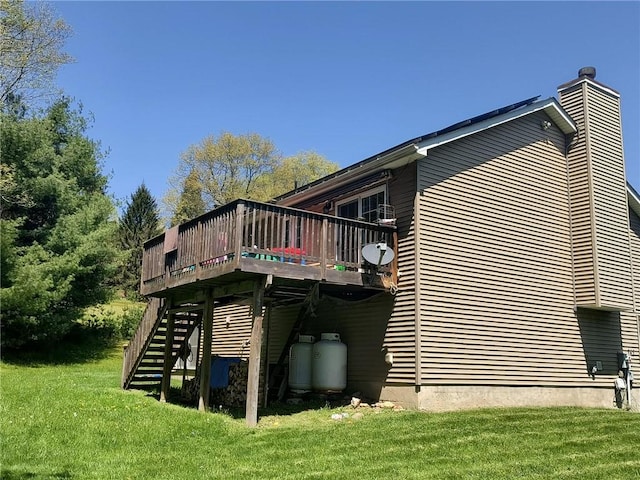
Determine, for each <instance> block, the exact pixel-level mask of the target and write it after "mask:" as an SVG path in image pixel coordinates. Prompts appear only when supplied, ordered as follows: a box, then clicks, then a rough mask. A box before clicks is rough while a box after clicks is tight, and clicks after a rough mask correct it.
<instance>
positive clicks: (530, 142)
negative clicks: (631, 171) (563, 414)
mask: <svg viewBox="0 0 640 480" xmlns="http://www.w3.org/2000/svg"><path fill="white" fill-rule="evenodd" d="M543 120H548V118H547V117H546V116H545V115H544V114H543V113H539V114H534V115H530V116H526V117H523V118H521V119H518V120H515V121H513V122H510V123H508V124H504V125H501V126H498V127H496V128H494V129H491V130H489V131H484V132H481V133H478V134H475V135H473V136H470V137H467V138H465V139H462V140H459V141H457V142H455V143H452V144H448V145H445V146H442V147H438V148H436V149H433V150H430V151H429V152H428V156H427V157H426V158H425V159H424V160H420V161H419V164H418V186H419V188H420V190H421V196H420V213H419V214H420V218H421V225H420V235H419V239H420V245H419V249H420V256H419V261H420V287H421V291H420V299H421V305H420V308H421V309H420V315H421V320H422V321H421V327H422V337H421V341H422V342H421V343H422V355H421V360H422V383H423V384H427V385H429V384H441V385H446V384H449V385H454V384H487V385H489V384H492V385H547V386H566V385H585V386H587V385H589V386H593V385H596V384H598V385H603V386H604V385H605V384H606V385H609V384H610V378H608V379H606V380H605V379H604V378H596V379H595V380H592V379H591V378H590V377H589V376H588V372H587V369H588V365H587V353H588V352H587V351H585V348H584V344H585V339H587V343H589V344H595V345H600V347H599V348H603V349H604V350H606V351H607V352H609V353H608V354H609V355H613V356H615V353H616V352H615V349H614V351H613V353H611V352H610V350H611V348H612V347H611V345H612V343H611V342H610V341H609V340H606V339H608V338H610V336H613V338H615V339H617V340H616V341H614V342H613V343H615V344H616V348H617V347H618V346H619V344H620V341H621V340H620V322H619V321H618V322H617V323H616V322H615V321H613V322H606V321H604V322H601V323H600V324H593V325H592V324H590V323H588V320H584V321H582V320H580V319H579V318H577V317H576V314H575V313H574V310H573V305H574V294H573V282H572V279H573V275H572V266H571V249H570V223H569V212H568V210H569V208H568V194H567V171H566V162H565V158H564V137H563V135H562V134H561V132H559V131H558V130H557V129H556V128H555V127H552V128H551V129H550V130H548V131H546V132H545V131H543V130H542V129H541V127H540V124H541V122H542V121H543ZM592 323H593V322H592ZM603 329H604V330H605V331H606V332H609V331H610V332H612V333H611V335H609V334H607V336H605V337H603V336H602V330H603ZM616 332H617V333H616ZM616 342H617V343H616Z"/></svg>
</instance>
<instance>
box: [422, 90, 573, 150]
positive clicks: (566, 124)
mask: <svg viewBox="0 0 640 480" xmlns="http://www.w3.org/2000/svg"><path fill="white" fill-rule="evenodd" d="M540 110H544V111H545V112H546V113H547V115H549V117H550V118H551V119H552V120H553V121H554V123H555V124H556V125H557V126H558V128H560V130H562V133H564V134H565V135H570V134H572V133H576V132H577V131H578V129H577V127H576V124H575V123H574V121H573V120H572V119H571V117H570V116H569V114H567V112H566V111H565V110H564V109H563V108H562V107H561V106H560V104H559V103H558V101H557V100H556V99H555V98H553V97H550V98H548V99H546V100H540V101H538V102H534V103H530V104H529V105H526V106H523V107H521V108H518V109H516V110H512V111H510V112H507V113H504V114H502V115H498V116H496V117H490V118H487V119H485V120H483V121H481V122H478V123H476V124H471V125H468V126H466V127H462V128H460V129H458V130H453V131H451V132H448V133H446V134H444V135H440V136H437V137H434V138H432V139H429V140H427V141H425V142H421V143H420V144H419V148H418V153H421V154H423V155H426V154H427V151H428V150H430V149H432V148H435V147H438V146H440V145H444V144H445V143H449V142H453V141H455V140H458V139H460V138H463V137H466V136H469V135H473V134H475V133H478V132H481V131H483V130H487V129H489V128H492V127H495V126H498V125H501V124H503V123H507V122H510V121H512V120H515V119H517V118H520V117H523V116H525V115H529V114H531V113H534V112H537V111H540Z"/></svg>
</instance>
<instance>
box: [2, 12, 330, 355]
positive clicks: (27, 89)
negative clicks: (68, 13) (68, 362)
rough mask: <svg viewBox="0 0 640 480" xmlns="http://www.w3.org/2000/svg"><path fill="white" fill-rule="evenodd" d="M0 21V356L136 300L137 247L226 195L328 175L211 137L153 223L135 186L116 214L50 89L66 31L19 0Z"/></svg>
mask: <svg viewBox="0 0 640 480" xmlns="http://www.w3.org/2000/svg"><path fill="white" fill-rule="evenodd" d="M0 26H1V28H2V30H1V32H0V35H1V42H2V45H1V50H2V55H1V56H0V125H1V131H0V134H1V137H0V146H1V149H0V154H1V161H0V261H1V264H0V340H1V347H2V348H3V349H5V348H9V349H19V348H23V347H27V346H34V345H35V346H38V345H46V344H50V343H52V342H56V341H59V340H60V339H63V338H65V336H67V335H68V334H70V332H72V331H73V330H74V329H75V328H78V326H79V325H85V326H86V325H87V322H86V321H83V319H85V320H86V318H87V312H88V311H89V310H90V309H91V308H94V309H95V308H96V306H99V305H104V304H107V303H108V302H109V301H111V300H112V299H113V298H114V297H115V296H116V295H118V294H120V295H126V296H128V297H131V298H137V299H140V297H139V294H138V285H139V281H140V273H141V272H140V270H141V262H142V245H143V243H144V241H146V240H147V239H149V238H152V237H154V236H156V235H158V234H159V233H161V232H162V230H163V229H164V228H165V227H168V226H171V225H177V224H180V223H183V222H184V221H186V220H188V219H190V218H193V217H196V216H198V215H201V214H203V213H205V212H206V211H208V210H211V209H213V208H215V207H217V206H219V205H223V204H225V203H227V202H229V201H232V200H234V199H236V198H249V199H255V200H263V201H264V200H269V199H271V198H273V197H275V196H277V195H279V194H281V193H285V192H287V191H289V190H291V189H293V188H294V187H295V186H301V185H303V184H306V183H309V182H311V181H313V180H315V179H317V178H320V177H322V176H324V175H327V174H329V173H332V172H334V171H335V170H337V168H338V166H337V165H336V164H335V163H333V162H330V161H328V160H327V159H325V158H324V157H322V156H321V155H319V154H317V153H315V152H302V153H299V154H297V155H294V156H290V157H285V156H283V155H282V154H281V153H280V152H279V151H278V149H277V148H276V146H275V145H274V144H273V142H271V140H269V139H268V138H264V137H262V136H260V135H258V134H256V133H248V134H236V135H234V134H232V133H230V132H222V133H220V134H218V135H211V136H209V137H207V138H205V139H203V140H202V141H201V142H199V143H198V144H195V145H191V146H189V147H188V148H187V149H186V150H185V152H184V153H183V154H182V156H181V158H180V159H179V160H178V164H177V168H176V170H175V172H174V173H173V175H172V176H171V177H170V178H169V179H168V184H169V188H168V191H167V193H166V195H165V196H164V198H163V199H162V203H163V205H164V207H165V211H166V212H167V215H166V217H165V218H164V219H163V218H161V215H160V209H159V206H158V203H157V201H156V199H155V198H154V197H153V195H152V194H151V192H150V191H149V189H148V188H147V187H146V185H144V183H141V184H140V186H139V187H138V188H137V189H136V190H135V192H132V193H131V195H130V197H129V198H128V199H127V200H126V202H125V205H124V209H123V211H122V213H121V215H118V210H117V208H116V206H115V201H114V199H113V198H112V197H111V196H110V195H109V193H108V182H109V179H108V177H107V176H106V175H105V174H104V173H103V167H104V161H105V159H106V154H105V152H104V151H103V150H102V148H101V145H100V143H99V141H96V140H93V139H91V138H89V137H88V135H87V128H88V126H89V121H88V119H87V116H86V115H85V114H84V112H83V110H82V107H81V106H80V105H78V104H77V102H75V101H73V100H72V99H71V98H70V97H68V96H65V95H63V94H61V93H60V92H59V91H58V90H57V89H56V87H55V86H54V78H55V73H56V71H57V69H58V67H60V66H61V65H64V64H66V63H69V62H71V61H72V58H71V57H70V56H69V55H68V54H66V53H65V52H64V51H63V47H64V42H65V41H66V39H67V38H68V36H69V35H70V33H71V29H70V27H69V26H68V25H67V24H66V23H65V22H64V20H62V19H60V18H58V17H57V16H56V15H55V12H54V11H53V10H52V9H51V7H49V6H48V5H47V4H44V3H24V2H23V1H22V0H3V1H2V2H1V3H0ZM138 313H139V312H138ZM110 321H114V322H115V320H113V319H112V320H110ZM88 323H89V324H90V326H91V325H97V324H99V323H100V322H93V323H91V322H88ZM134 326H135V325H134ZM127 333H130V332H125V334H127Z"/></svg>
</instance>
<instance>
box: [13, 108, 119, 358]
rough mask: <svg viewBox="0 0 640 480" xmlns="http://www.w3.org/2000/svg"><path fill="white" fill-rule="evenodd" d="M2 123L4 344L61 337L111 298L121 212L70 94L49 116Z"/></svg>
mask: <svg viewBox="0 0 640 480" xmlns="http://www.w3.org/2000/svg"><path fill="white" fill-rule="evenodd" d="M0 122H1V123H2V138H1V142H2V152H1V154H2V162H1V164H2V172H1V173H2V189H3V192H2V209H1V211H0V215H1V217H0V226H1V240H2V244H1V248H2V251H1V252H0V253H1V257H2V262H1V266H2V285H1V287H0V302H1V305H2V312H1V314H0V328H1V330H2V346H3V347H19V346H20V345H24V344H25V343H30V342H38V341H53V340H57V339H59V338H61V337H63V336H64V335H65V334H66V333H67V332H68V331H69V330H70V329H71V327H72V326H73V325H74V324H75V321H76V320H77V319H78V318H79V317H80V315H81V313H82V310H83V309H84V308H86V307H87V306H90V305H95V304H97V303H100V302H104V301H106V300H108V298H109V297H110V294H111V290H110V289H109V287H108V283H109V281H110V280H111V278H112V277H113V275H114V273H115V271H116V268H117V262H118V251H117V249H116V248H115V230H116V222H115V217H114V213H115V209H114V206H113V203H112V202H111V200H110V198H109V197H108V196H107V195H106V194H105V189H106V185H107V178H106V177H105V176H104V175H102V173H101V172H100V158H101V152H100V149H99V145H98V144H97V143H96V142H94V141H92V140H90V139H89V138H87V137H86V136H85V134H84V132H85V128H86V122H85V120H84V118H83V117H82V115H81V111H77V110H74V109H73V108H72V106H71V102H70V101H69V99H65V98H63V99H61V100H59V101H58V102H56V103H54V104H53V106H52V107H51V108H50V109H49V110H48V112H47V113H46V115H45V116H44V117H41V118H38V117H34V118H24V117H20V116H16V115H11V114H5V113H0Z"/></svg>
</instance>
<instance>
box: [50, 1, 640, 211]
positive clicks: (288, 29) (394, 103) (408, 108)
mask: <svg viewBox="0 0 640 480" xmlns="http://www.w3.org/2000/svg"><path fill="white" fill-rule="evenodd" d="M53 6H54V8H55V10H56V11H57V12H58V14H59V15H60V16H61V17H62V18H64V19H65V20H66V22H67V23H69V24H70V25H71V27H72V28H73V30H74V34H73V36H72V37H71V38H70V40H69V41H68V43H67V51H68V52H69V53H70V54H71V55H72V56H74V57H75V59H76V63H74V64H71V65H68V66H65V67H63V68H62V70H61V71H60V74H59V75H58V83H59V85H60V86H61V87H62V88H63V89H64V90H65V92H66V93H67V94H68V95H70V96H72V97H74V98H76V99H77V100H79V101H81V102H82V103H83V105H84V108H85V111H87V112H91V113H92V114H93V116H94V118H95V121H94V124H93V127H92V129H91V130H90V131H89V135H90V136H91V137H92V138H94V139H96V140H99V141H100V142H101V143H102V146H103V148H106V149H109V155H108V157H107V158H106V160H105V165H104V167H105V172H109V173H111V175H112V178H111V181H110V190H111V193H112V194H113V195H114V196H115V197H116V198H117V199H121V200H125V199H127V198H128V197H129V195H130V194H131V193H133V191H134V190H135V189H136V188H137V187H138V185H140V184H141V183H142V182H144V183H145V184H146V185H147V186H148V187H149V189H150V190H151V192H152V194H153V195H154V196H155V197H156V198H157V199H158V201H160V199H161V198H162V196H163V195H164V194H165V192H166V190H167V188H168V186H167V179H168V177H169V176H170V175H171V173H172V172H173V170H174V169H175V168H176V166H177V164H178V160H179V157H180V154H181V153H182V152H183V151H185V150H186V149H187V147H189V145H192V144H195V143H197V142H199V141H200V140H202V139H203V138H204V137H206V136H208V135H211V134H214V135H218V134H220V133H221V132H223V131H229V132H231V133H234V134H244V133H249V132H255V133H258V134H260V135H262V136H264V137H268V138H270V139H271V140H272V141H273V142H274V143H275V145H276V146H277V147H278V149H279V150H280V151H281V153H282V154H284V155H292V154H295V153H297V152H300V151H306V150H313V151H316V152H318V153H320V154H322V155H324V156H325V157H327V158H328V159H330V160H332V161H334V162H337V163H338V164H339V165H340V166H341V167H344V166H347V165H349V164H351V163H355V162H357V161H360V160H362V159H364V158H367V157H369V156H371V155H374V154H376V153H378V152H380V151H383V150H386V149H387V148H390V147H392V146H394V145H397V144H399V143H401V142H403V141H405V140H408V139H411V138H414V137H417V136H419V135H422V134H424V133H428V132H431V131H434V130H438V129H441V128H444V127H446V126H448V125H450V124H453V123H456V122H458V121H461V120H464V119H466V118H469V117H473V116H476V115H479V114H482V113H485V112H487V111H491V110H495V109H496V108H499V107H502V106H505V105H509V104H512V103H515V102H518V101H520V100H523V99H526V98H529V97H532V96H535V95H541V96H542V98H547V97H551V96H556V87H557V86H558V85H560V84H562V83H565V82H567V81H569V80H572V79H574V78H575V77H576V76H577V72H578V70H579V68H580V67H583V66H588V65H589V66H595V67H596V68H597V80H599V81H601V82H602V83H605V84H607V85H608V86H610V87H612V88H614V89H615V90H617V91H618V92H620V94H621V96H622V119H623V133H624V147H625V158H626V164H627V176H628V180H629V181H630V183H631V184H632V185H633V186H634V187H635V188H636V190H640V143H639V142H640V140H639V136H640V135H639V133H640V3H639V2H621V3H616V2H533V3H530V2H486V3H485V2H371V3H369V2H282V3H280V2H257V3H254V2H89V1H87V2H54V4H53Z"/></svg>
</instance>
